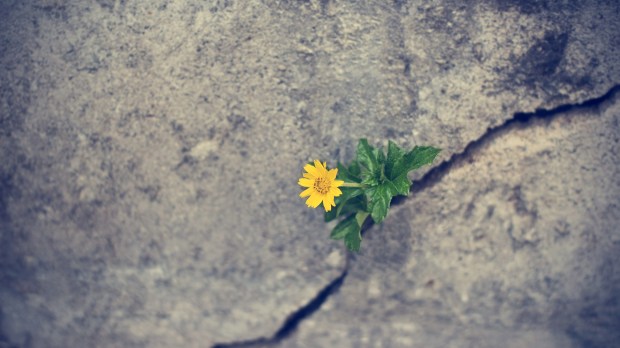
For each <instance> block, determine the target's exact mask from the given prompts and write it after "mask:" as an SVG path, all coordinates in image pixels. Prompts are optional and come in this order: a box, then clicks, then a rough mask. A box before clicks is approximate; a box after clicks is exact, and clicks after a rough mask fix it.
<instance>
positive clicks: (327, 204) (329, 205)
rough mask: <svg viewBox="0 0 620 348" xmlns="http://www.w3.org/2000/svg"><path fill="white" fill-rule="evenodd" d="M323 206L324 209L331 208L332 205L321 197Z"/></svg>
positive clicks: (328, 209)
mask: <svg viewBox="0 0 620 348" xmlns="http://www.w3.org/2000/svg"><path fill="white" fill-rule="evenodd" d="M323 208H325V211H330V210H332V205H331V204H330V203H329V202H328V201H327V199H323Z"/></svg>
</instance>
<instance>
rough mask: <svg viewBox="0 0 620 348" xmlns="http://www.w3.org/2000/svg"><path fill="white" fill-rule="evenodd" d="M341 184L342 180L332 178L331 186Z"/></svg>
mask: <svg viewBox="0 0 620 348" xmlns="http://www.w3.org/2000/svg"><path fill="white" fill-rule="evenodd" d="M342 184H344V181H342V180H334V181H332V187H338V186H342Z"/></svg>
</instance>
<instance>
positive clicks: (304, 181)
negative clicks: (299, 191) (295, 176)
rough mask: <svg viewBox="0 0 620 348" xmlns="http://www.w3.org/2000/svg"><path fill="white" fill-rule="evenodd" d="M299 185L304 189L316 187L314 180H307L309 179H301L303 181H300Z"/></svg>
mask: <svg viewBox="0 0 620 348" xmlns="http://www.w3.org/2000/svg"><path fill="white" fill-rule="evenodd" d="M297 184H299V185H300V186H303V187H312V186H313V185H314V180H312V179H307V178H301V179H299V181H298V182H297Z"/></svg>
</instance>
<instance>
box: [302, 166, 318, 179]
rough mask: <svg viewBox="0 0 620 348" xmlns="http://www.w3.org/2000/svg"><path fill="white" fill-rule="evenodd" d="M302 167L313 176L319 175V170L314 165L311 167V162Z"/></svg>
mask: <svg viewBox="0 0 620 348" xmlns="http://www.w3.org/2000/svg"><path fill="white" fill-rule="evenodd" d="M304 169H305V170H306V171H307V172H308V173H310V175H313V176H315V177H316V176H319V174H320V173H319V171H318V170H317V169H316V168H315V167H313V166H312V164H309V163H308V164H306V165H305V166H304Z"/></svg>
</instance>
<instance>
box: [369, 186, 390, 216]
mask: <svg viewBox="0 0 620 348" xmlns="http://www.w3.org/2000/svg"><path fill="white" fill-rule="evenodd" d="M391 191H392V189H391V188H390V187H389V184H383V185H379V186H377V188H376V189H375V190H373V192H372V196H371V201H370V216H371V217H372V219H373V220H374V221H375V223H377V224H378V223H381V221H383V219H385V217H386V216H387V212H388V209H389V208H390V201H391V200H392V194H391V193H392V192H391Z"/></svg>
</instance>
